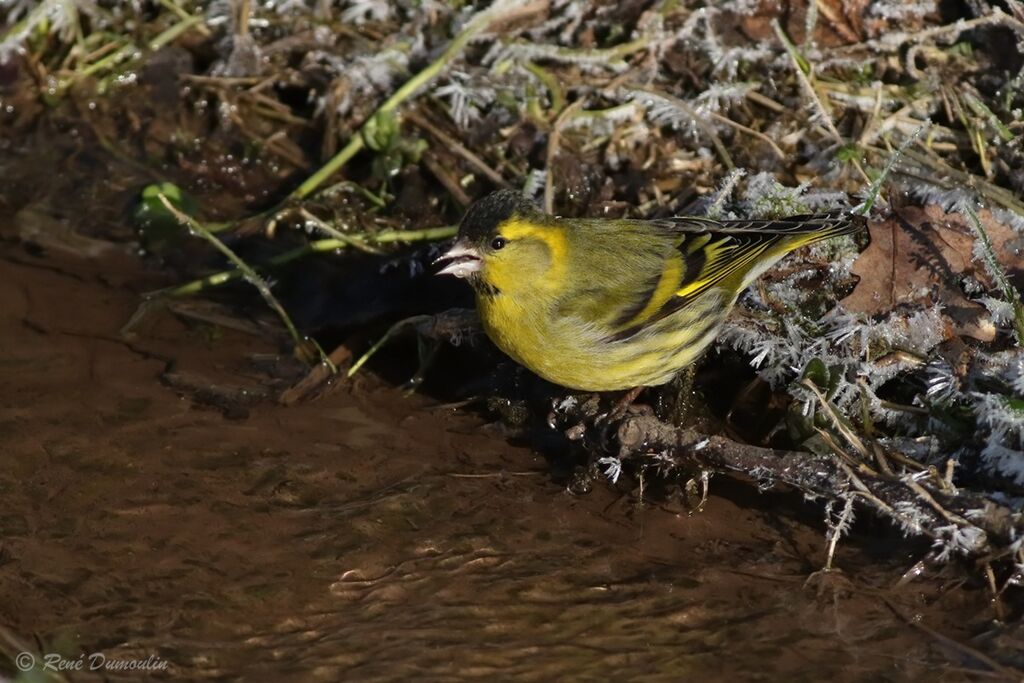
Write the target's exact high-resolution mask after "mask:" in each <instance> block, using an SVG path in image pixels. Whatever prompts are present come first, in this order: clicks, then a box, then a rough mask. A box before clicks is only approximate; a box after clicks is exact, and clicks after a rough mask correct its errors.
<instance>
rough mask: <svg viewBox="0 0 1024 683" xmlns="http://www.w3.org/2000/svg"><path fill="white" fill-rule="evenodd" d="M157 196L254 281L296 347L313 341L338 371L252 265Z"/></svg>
mask: <svg viewBox="0 0 1024 683" xmlns="http://www.w3.org/2000/svg"><path fill="white" fill-rule="evenodd" d="M157 197H158V198H159V199H160V202H161V203H162V204H163V205H164V207H166V208H167V210H168V211H170V212H171V214H173V215H174V217H175V218H177V219H178V220H179V221H180V222H181V224H182V225H186V226H188V229H189V230H190V231H191V232H192V234H194V235H196V236H198V237H202V238H203V239H204V240H206V241H207V242H209V243H210V244H212V245H213V246H214V248H216V249H217V251H219V252H220V253H221V254H223V255H224V256H225V257H226V258H227V259H228V260H229V261H231V263H233V264H235V267H236V268H237V269H238V272H239V273H241V275H242V276H244V277H245V279H246V280H248V281H249V282H250V283H252V285H253V286H254V287H255V288H256V290H257V291H258V292H259V293H260V296H262V297H263V300H264V301H266V302H267V305H268V306H270V308H272V309H273V310H274V312H276V313H277V315H278V317H280V318H281V322H283V323H284V326H285V327H286V328H287V329H288V334H290V335H291V337H292V340H293V341H294V342H295V346H296V348H299V349H302V348H305V347H306V346H307V345H308V344H309V343H312V344H313V346H314V347H315V348H316V350H317V352H319V354H320V362H321V363H324V364H325V365H327V366H328V367H329V368H330V369H331V372H332V373H334V372H337V368H335V367H334V364H333V363H332V362H331V359H330V358H328V357H327V354H325V353H324V350H323V349H322V348H320V344H318V343H317V342H316V340H315V339H312V338H308V337H305V338H304V337H303V336H302V335H300V334H299V331H298V329H297V328H296V327H295V323H293V322H292V319H291V317H290V316H289V315H288V312H287V311H285V310H284V306H282V305H281V302H280V301H278V300H277V297H275V296H274V294H273V293H272V292H271V291H270V285H268V284H267V282H266V281H265V280H264V279H263V278H261V277H260V276H259V274H258V273H257V272H256V271H255V270H253V268H252V266H250V265H249V264H248V263H246V262H245V261H243V260H242V258H241V257H240V256H238V254H236V253H235V252H233V251H232V250H231V248H230V247H228V246H227V245H226V244H224V243H223V242H221V241H220V240H219V239H217V237H216V236H214V234H213V233H212V232H210V231H209V230H207V229H206V228H204V227H203V226H202V225H201V224H200V223H199V222H198V221H196V220H195V219H194V218H192V217H190V216H187V215H185V214H184V213H182V212H181V211H179V210H178V209H177V208H175V206H174V204H172V203H171V202H170V200H168V199H167V196H166V195H165V194H163V193H162V192H161V193H160V194H158V195H157Z"/></svg>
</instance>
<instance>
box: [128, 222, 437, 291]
mask: <svg viewBox="0 0 1024 683" xmlns="http://www.w3.org/2000/svg"><path fill="white" fill-rule="evenodd" d="M208 231H209V230H208ZM456 231H457V228H456V227H455V226H449V225H446V226H441V227H437V228H425V229H423V230H384V231H382V232H379V233H377V234H376V235H372V236H371V235H368V236H359V235H356V236H353V237H352V238H349V239H345V240H341V239H323V240H316V241H313V242H310V243H309V244H305V245H303V246H301V247H296V248H294V249H290V250H288V251H285V252H282V253H280V254H278V255H277V256H275V257H274V258H271V259H269V260H268V261H267V262H266V263H265V264H263V265H262V266H261V267H263V268H275V267H279V266H283V265H286V264H288V263H291V262H292V261H295V260H297V259H300V258H302V257H303V256H308V255H310V254H319V253H324V252H330V251H337V250H338V249H347V248H348V247H351V246H352V239H362V241H363V242H364V243H369V244H389V243H395V242H421V241H432V240H439V239H445V238H448V237H452V236H454V235H455V233H456ZM243 274H244V273H242V272H241V271H240V270H224V271H221V272H219V273H213V274H211V275H206V276H205V277H201V278H198V279H196V280H192V281H191V282H186V283H184V284H181V285H176V286H174V287H169V288H167V289H161V290H157V291H155V292H152V293H150V294H149V295H148V298H157V297H161V298H162V297H168V298H170V297H181V296H190V295H192V294H198V293H200V292H202V291H204V290H207V289H209V288H211V287H219V286H220V285H224V284H227V283H229V282H234V281H235V280H237V279H239V278H240V277H242V276H243Z"/></svg>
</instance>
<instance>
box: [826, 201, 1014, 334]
mask: <svg viewBox="0 0 1024 683" xmlns="http://www.w3.org/2000/svg"><path fill="white" fill-rule="evenodd" d="M978 218H979V219H980V221H981V224H982V226H983V227H984V229H985V231H986V233H987V234H988V237H989V240H990V241H991V242H992V247H993V250H994V251H995V253H996V255H997V258H998V259H999V261H1000V263H1001V264H1002V265H1003V267H1004V268H1005V269H1006V270H1007V271H1008V272H1014V271H1024V250H1022V249H1021V246H1022V244H1024V238H1022V237H1021V236H1020V235H1018V234H1017V233H1016V232H1014V230H1013V229H1012V228H1010V227H1009V226H1007V225H1005V224H1003V223H1000V222H999V221H997V220H996V219H995V218H994V217H993V216H992V214H991V213H990V212H989V211H980V212H979V214H978ZM868 229H869V231H870V234H871V245H870V246H869V247H868V248H867V249H865V250H864V252H863V253H862V254H861V255H860V256H859V257H858V258H857V261H856V262H855V263H854V264H853V271H852V272H853V274H854V275H857V276H859V277H860V282H859V283H858V284H857V287H856V288H855V289H854V290H853V292H852V293H851V294H850V296H848V297H846V298H845V299H843V301H842V302H841V303H842V305H843V306H844V307H845V308H846V309H847V310H848V311H852V312H854V313H864V314H867V315H872V316H873V315H878V314H881V313H887V312H889V311H891V310H892V309H893V308H894V307H896V306H898V305H900V304H922V305H926V306H927V305H932V304H936V303H939V304H942V305H943V306H944V312H945V314H946V315H947V316H948V317H949V318H950V320H951V322H952V323H953V328H954V330H955V331H956V333H957V334H959V335H967V336H969V337H973V338H975V339H978V340H980V341H992V340H993V339H994V338H995V332H996V330H995V326H994V325H993V323H992V320H991V318H990V316H989V314H988V311H987V310H986V309H985V307H984V306H982V305H981V304H978V303H976V302H974V301H971V300H970V299H968V298H967V297H966V296H965V295H964V292H963V290H962V289H961V280H962V278H963V277H964V276H972V277H974V278H975V279H977V280H979V281H980V282H981V283H982V284H984V285H985V286H986V287H987V288H991V287H992V286H993V283H992V280H991V278H990V277H989V274H988V273H987V272H986V271H985V268H984V267H983V265H982V264H981V263H979V262H977V261H976V260H975V259H974V256H973V253H974V252H973V249H974V231H973V230H972V229H971V227H970V225H969V224H968V223H967V219H966V218H965V217H963V216H961V215H959V214H952V213H946V212H945V211H943V210H942V209H941V208H940V207H938V206H927V207H924V208H921V207H913V206H912V207H903V208H901V209H899V210H898V212H897V213H895V214H893V215H892V216H891V217H890V218H888V219H887V220H884V221H881V222H874V223H871V224H870V225H869V226H868Z"/></svg>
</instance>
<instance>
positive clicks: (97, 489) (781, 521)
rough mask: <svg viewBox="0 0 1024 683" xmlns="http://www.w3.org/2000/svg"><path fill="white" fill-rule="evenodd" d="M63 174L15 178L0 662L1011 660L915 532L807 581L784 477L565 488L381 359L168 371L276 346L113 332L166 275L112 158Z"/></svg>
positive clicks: (327, 672)
mask: <svg viewBox="0 0 1024 683" xmlns="http://www.w3.org/2000/svg"><path fill="white" fill-rule="evenodd" d="M33 168H35V169H36V170H37V171H38V166H35V165H34V166H33ZM4 172H5V174H6V177H7V178H15V177H17V178H19V179H21V180H25V179H26V178H32V176H31V174H30V173H29V171H27V170H25V171H24V172H23V169H20V168H19V167H18V166H17V164H14V163H13V162H11V164H9V165H7V166H5V167H4ZM66 174H67V171H64V172H61V173H56V174H55V175H54V178H53V180H52V183H53V187H52V188H51V189H47V181H46V179H45V178H44V177H42V176H40V177H38V178H37V179H36V180H34V181H33V182H32V183H30V184H31V185H32V186H33V188H34V189H32V192H33V193H34V196H33V197H32V201H33V202H35V203H34V204H30V203H29V202H28V201H26V199H25V198H24V197H20V198H17V199H16V200H15V198H12V196H11V195H10V193H8V195H7V196H6V197H5V198H3V201H0V237H2V242H0V387H2V390H0V444H2V457H3V460H2V467H0V679H3V678H4V677H5V676H6V677H8V678H11V679H14V680H19V679H17V678H16V676H17V675H18V671H17V668H16V663H18V662H21V661H24V660H23V659H22V660H18V659H17V656H18V654H19V653H20V652H28V653H30V654H32V655H33V656H34V657H36V658H37V662H38V661H41V658H42V657H43V656H45V655H47V654H49V655H56V656H58V659H59V658H63V659H62V660H60V661H66V662H67V661H70V662H73V661H75V659H76V658H77V657H79V655H83V654H84V655H90V654H93V653H100V654H102V655H103V657H105V658H106V660H107V661H112V662H113V661H121V662H130V661H145V660H147V659H148V660H149V661H151V662H153V661H155V662H157V663H158V665H159V666H158V667H157V668H155V669H151V670H148V671H146V672H144V673H139V672H136V673H118V672H111V671H105V672H95V671H93V672H90V671H88V670H87V671H84V672H72V673H68V674H66V675H67V678H69V679H72V680H94V679H98V678H101V677H103V676H106V677H107V678H110V679H113V680H138V679H143V678H162V679H167V680H203V679H209V680H274V681H289V680H295V681H317V680H323V681H336V680H360V681H362V680H396V681H397V680H408V679H412V678H417V679H423V680H487V679H491V680H502V681H504V680H522V681H550V680H606V679H608V678H610V677H614V678H617V679H623V680H647V681H659V680H664V681H678V680H687V679H689V678H690V677H698V676H699V677H700V678H702V679H708V680H765V681H777V680H793V681H803V680H805V681H820V680H823V679H834V680H837V681H859V680H894V681H895V680H900V681H902V680H924V679H927V680H931V681H958V680H974V679H975V674H976V673H977V672H985V673H986V674H987V675H986V677H985V679H986V680H991V679H993V678H997V679H998V677H994V676H993V675H992V672H991V670H990V667H989V666H986V665H985V664H983V663H982V662H981V661H980V660H979V659H978V658H977V657H978V656H979V655H972V654H971V649H972V648H974V647H977V648H980V649H983V650H984V649H987V647H986V646H985V645H984V644H983V643H982V641H979V640H976V639H975V637H976V636H977V635H978V634H979V633H981V632H983V631H985V630H986V629H987V627H988V623H989V620H990V619H991V618H992V616H993V614H992V612H991V610H990V607H989V605H988V603H987V600H986V597H985V594H984V593H983V592H982V591H978V590H972V589H967V588H964V587H962V586H961V585H960V584H959V583H958V582H956V581H955V580H949V581H946V582H943V581H942V580H939V579H929V580H923V581H918V582H914V583H911V584H910V585H909V586H906V587H902V588H899V589H897V588H894V587H893V586H894V583H895V581H896V580H897V578H898V577H899V576H900V574H901V573H902V571H904V570H905V569H906V568H908V567H909V566H911V565H912V564H913V563H914V561H915V560H916V559H917V557H918V556H919V553H920V552H921V551H922V548H920V547H914V548H912V549H911V550H912V552H910V553H902V554H901V553H899V552H896V551H895V550H894V548H895V544H894V543H893V542H892V540H891V537H889V536H888V532H886V530H884V529H880V528H878V529H875V528H870V527H864V528H861V529H860V530H859V531H858V532H857V533H856V534H854V537H853V538H852V539H850V540H849V541H848V542H846V543H844V544H843V545H841V546H840V549H839V552H838V556H837V564H838V566H839V567H840V568H841V569H842V573H841V574H836V575H832V576H830V577H828V578H827V580H814V579H813V578H812V579H811V580H810V581H808V579H809V577H811V575H812V574H813V572H815V570H816V569H818V568H819V567H820V566H821V563H822V562H823V559H824V534H823V528H822V525H821V524H820V522H819V515H820V512H819V511H818V509H817V508H816V507H814V506H810V505H805V504H803V503H802V502H801V501H799V500H797V499H794V498H793V497H788V496H785V495H780V494H757V493H756V492H753V491H752V490H751V489H750V488H748V487H746V486H744V485H742V484H738V483H735V482H734V483H729V482H718V481H717V480H716V482H715V486H714V487H713V488H712V495H711V498H710V500H709V501H708V503H707V505H706V507H705V509H704V510H703V512H701V513H698V514H693V515H689V514H687V513H686V512H685V511H681V510H678V509H673V508H671V507H669V506H667V505H663V504H658V503H647V504H644V505H637V504H636V499H635V497H634V496H631V495H627V493H628V492H627V491H626V490H625V489H623V490H614V489H612V488H611V487H608V486H604V485H598V486H596V487H595V490H594V492H593V493H592V494H591V495H588V496H583V497H576V496H573V495H571V494H569V493H567V492H566V491H565V489H564V488H563V487H562V486H561V485H559V484H556V483H555V482H554V481H553V479H552V476H551V474H550V466H549V464H548V463H547V462H546V461H545V460H544V459H543V458H542V457H540V456H539V455H537V454H535V453H534V452H532V451H530V450H529V449H527V448H524V447H517V446H513V445H510V443H509V442H508V441H507V440H506V439H505V438H503V437H502V436H500V435H499V434H496V433H495V432H494V431H493V430H490V429H487V428H486V427H485V426H484V425H483V424H482V423H481V421H480V419H479V418H478V417H476V416H474V415H472V414H460V413H457V412H453V411H451V410H446V409H442V408H439V407H437V406H436V404H435V403H434V402H433V401H432V400H430V399H429V398H426V397H422V396H413V397H405V396H404V395H403V394H402V393H401V392H400V391H398V390H397V389H396V388H393V387H391V386H388V385H386V384H385V383H384V382H383V381H382V380H379V379H375V378H374V377H373V376H372V375H369V374H364V375H361V376H360V377H359V379H358V381H356V382H355V383H351V384H344V385H342V386H340V387H339V388H338V389H337V390H336V391H334V392H332V393H330V394H329V395H327V396H325V397H323V398H321V399H319V400H316V401H313V402H307V403H302V404H299V405H295V406H291V407H281V406H278V405H276V404H274V403H273V402H269V401H263V402H260V401H252V402H251V405H246V406H244V408H243V409H241V410H230V411H224V410H219V409H216V408H214V407H210V406H209V405H205V404H204V403H203V402H202V401H199V400H196V395H195V394H194V392H190V391H186V390H183V389H182V386H185V385H187V386H193V387H194V386H196V385H207V386H216V387H220V388H221V389H224V388H225V387H228V388H232V389H231V391H232V392H233V393H234V395H236V396H244V395H248V396H259V395H260V394H262V393H265V392H266V389H267V382H268V379H267V375H266V373H264V372H263V371H261V370H258V369H256V366H255V364H254V359H259V358H262V359H263V360H265V359H266V357H267V355H269V356H274V355H276V354H279V353H280V351H281V349H280V347H279V346H277V345H275V344H273V343H271V342H268V341H267V340H266V339H264V338H260V337H258V336H252V335H247V334H243V333H242V332H239V331H235V330H232V329H225V328H220V327H215V328H211V327H210V326H197V325H195V324H193V323H188V322H185V321H183V320H182V319H180V318H178V317H175V316H173V315H170V314H168V313H156V314H154V315H153V316H151V317H150V318H149V319H148V320H147V322H146V324H145V325H143V326H142V327H141V329H139V331H138V334H137V335H136V336H135V337H133V338H131V339H125V338H123V337H122V336H121V335H120V334H119V330H120V328H121V327H122V325H123V324H124V323H125V322H126V321H127V320H128V319H129V317H130V316H131V315H132V313H133V312H134V310H135V308H136V306H137V305H138V302H139V296H140V294H141V293H142V292H145V291H149V290H152V289H154V288H156V287H158V286H161V285H165V284H168V283H169V282H170V281H171V280H170V279H169V278H168V276H167V275H166V274H164V273H161V272H160V271H159V270H156V269H154V268H152V267H146V266H144V265H143V263H142V262H141V261H140V260H139V259H138V258H137V257H136V256H135V255H134V254H133V253H132V250H131V248H130V246H126V243H125V242H123V241H121V239H122V238H123V237H124V236H125V235H124V233H125V232H126V231H125V230H124V228H123V219H119V218H118V213H117V211H115V210H113V209H111V208H110V206H111V205H112V204H111V203H110V202H97V201H96V197H95V195H94V194H92V190H90V189H89V188H91V187H93V186H94V184H95V183H96V182H100V181H99V180H98V179H97V178H95V177H88V178H86V177H83V178H74V177H72V178H68V177H67V175H66ZM102 182H103V183H106V184H107V185H115V186H117V188H116V189H117V190H118V191H122V192H123V191H127V190H126V189H125V188H129V187H131V185H132V183H131V182H130V181H128V180H123V179H119V178H118V177H117V176H116V174H114V175H113V177H107V178H106V179H104V180H103V181H102ZM71 186H74V187H77V188H78V189H79V192H77V193H71V192H69V189H68V188H69V187H71ZM8 188H10V186H8ZM108 190H110V188H109V187H108ZM19 191H25V192H28V191H30V190H29V188H28V187H27V186H22V187H21V189H20V190H19ZM110 191H113V190H110ZM26 206H29V207H30V208H31V207H34V208H33V210H34V211H36V212H37V213H36V215H35V218H32V214H26V213H25V211H26ZM39 212H42V214H43V216H44V218H45V217H49V219H47V220H38V219H39V215H38V214H39ZM26 216H28V218H27V217H26ZM30 219H31V220H32V221H34V222H32V224H31V226H29V227H26V220H30ZM119 221H121V222H119ZM100 225H102V228H103V229H102V230H100V229H99V228H98V226H100ZM32 226H36V227H35V228H32V229H33V230H35V232H32V230H30V229H29V228H30V227H32ZM38 226H43V227H42V228H38ZM37 228H38V229H37ZM40 229H41V230H42V233H40V232H39V230H40ZM98 233H102V235H101V236H102V237H104V238H105V239H107V240H109V241H103V242H87V243H82V242H77V241H75V240H76V239H77V237H75V235H76V234H77V236H78V237H82V236H83V235H85V236H88V237H89V239H93V238H95V236H96V235H97V234H98ZM62 245H64V246H65V247H68V248H66V249H65V248H62ZM69 245H70V246H69ZM86 247H89V248H86ZM173 378H177V380H174V379H173ZM182 378H188V379H187V380H182ZM242 390H245V391H246V392H247V393H246V394H242V393H241V392H242ZM954 642H955V643H961V644H963V645H959V646H958V645H956V644H954ZM989 651H990V652H992V651H991V650H989ZM992 653H993V654H996V655H998V654H999V653H998V652H992ZM51 661H57V660H54V659H51ZM89 661H94V660H87V664H86V668H87V669H88V668H89V663H88V662H89ZM37 673H38V670H37ZM20 680H29V679H28V678H23V679H20ZM33 680H45V679H38V678H37V679H33Z"/></svg>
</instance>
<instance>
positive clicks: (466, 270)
mask: <svg viewBox="0 0 1024 683" xmlns="http://www.w3.org/2000/svg"><path fill="white" fill-rule="evenodd" d="M444 261H447V262H448V265H446V266H445V267H444V268H442V269H441V270H439V271H437V274H438V275H454V276H455V277H459V278H467V277H470V276H472V275H474V274H476V273H478V272H480V266H481V265H483V262H482V261H481V260H480V252H479V251H477V250H476V249H475V248H474V247H471V246H469V245H468V244H466V243H465V242H463V241H461V240H459V241H458V242H456V243H455V244H453V245H452V247H451V249H449V250H448V251H446V252H445V253H443V254H442V255H441V257H440V258H439V259H437V260H436V261H434V263H435V264H438V263H441V262H444Z"/></svg>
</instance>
